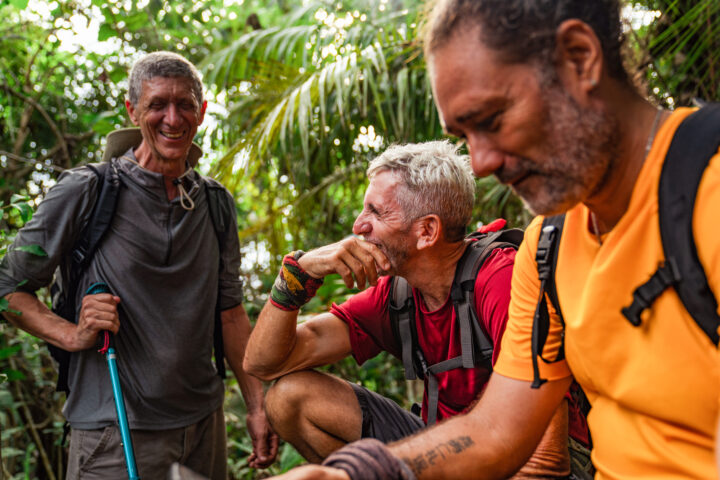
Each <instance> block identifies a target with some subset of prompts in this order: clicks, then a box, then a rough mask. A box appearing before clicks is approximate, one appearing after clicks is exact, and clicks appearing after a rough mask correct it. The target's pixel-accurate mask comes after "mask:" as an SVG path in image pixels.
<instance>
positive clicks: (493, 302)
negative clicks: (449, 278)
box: [475, 248, 516, 365]
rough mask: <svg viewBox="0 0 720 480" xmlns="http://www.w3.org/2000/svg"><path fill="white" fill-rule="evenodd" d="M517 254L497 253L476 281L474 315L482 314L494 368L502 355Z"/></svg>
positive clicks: (507, 251) (482, 324) (509, 252)
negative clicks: (491, 349)
mask: <svg viewBox="0 0 720 480" xmlns="http://www.w3.org/2000/svg"><path fill="white" fill-rule="evenodd" d="M515 253H516V250H515V249H514V248H503V249H499V248H498V249H495V251H493V252H492V253H491V254H490V256H489V257H488V258H487V260H486V261H485V263H484V264H483V266H482V268H481V269H480V271H479V272H478V276H477V279H476V281H475V311H476V312H478V313H479V317H480V318H479V320H480V324H481V327H482V328H483V330H484V331H485V333H486V334H487V335H488V338H489V339H490V341H491V342H492V344H493V356H492V362H493V365H494V364H495V362H496V361H497V359H498V355H499V354H500V348H501V340H502V337H503V333H505V326H506V325H507V316H508V305H509V303H510V284H511V280H512V271H513V263H514V261H515Z"/></svg>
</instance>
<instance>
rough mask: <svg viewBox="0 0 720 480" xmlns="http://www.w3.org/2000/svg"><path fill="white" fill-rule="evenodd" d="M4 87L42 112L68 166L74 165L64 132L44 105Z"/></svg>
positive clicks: (7, 86)
mask: <svg viewBox="0 0 720 480" xmlns="http://www.w3.org/2000/svg"><path fill="white" fill-rule="evenodd" d="M2 87H3V88H4V89H5V90H6V91H7V92H8V93H9V94H11V95H14V96H15V97H17V98H19V99H20V100H22V101H23V102H25V103H27V104H28V105H31V106H32V107H33V108H34V109H35V110H37V111H38V112H40V115H42V116H43V118H44V119H45V121H46V122H47V123H48V126H49V127H50V129H51V130H52V131H53V133H54V134H55V136H56V137H57V139H58V143H59V144H60V145H61V147H62V151H63V154H65V159H66V160H67V165H70V164H71V163H72V160H71V159H70V151H69V150H68V146H67V142H65V138H63V135H62V132H60V129H59V128H58V126H57V124H56V123H55V122H54V121H53V119H52V118H50V115H49V114H48V113H47V111H46V110H45V109H44V108H43V106H42V105H40V104H39V103H38V102H37V101H36V100H35V99H34V98H30V97H26V96H25V95H23V94H22V93H20V92H16V91H15V90H13V89H12V88H10V85H8V84H7V83H3V84H2Z"/></svg>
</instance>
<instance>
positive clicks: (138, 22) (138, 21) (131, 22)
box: [123, 11, 148, 31]
mask: <svg viewBox="0 0 720 480" xmlns="http://www.w3.org/2000/svg"><path fill="white" fill-rule="evenodd" d="M123 20H124V21H125V28H127V29H128V30H129V31H135V30H138V29H139V28H141V27H144V26H146V25H147V23H148V16H147V14H146V13H145V12H144V11H140V12H138V13H136V14H133V15H130V16H129V17H126V18H124V19H123Z"/></svg>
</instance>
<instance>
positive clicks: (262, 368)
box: [243, 351, 280, 382]
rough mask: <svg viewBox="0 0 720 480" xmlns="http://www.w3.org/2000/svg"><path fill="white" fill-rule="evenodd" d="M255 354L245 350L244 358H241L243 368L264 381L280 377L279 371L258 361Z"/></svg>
mask: <svg viewBox="0 0 720 480" xmlns="http://www.w3.org/2000/svg"><path fill="white" fill-rule="evenodd" d="M258 360H259V359H258V358H256V355H252V354H251V353H249V352H247V351H246V352H245V358H243V370H244V371H245V372H246V373H248V374H250V375H252V376H253V377H256V378H259V379H260V380H262V381H264V382H269V381H271V380H275V379H276V378H278V377H280V373H279V372H277V371H275V370H273V369H271V368H268V366H267V365H264V364H263V363H262V362H260V361H258Z"/></svg>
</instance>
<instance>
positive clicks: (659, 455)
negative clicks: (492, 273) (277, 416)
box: [285, 0, 720, 479]
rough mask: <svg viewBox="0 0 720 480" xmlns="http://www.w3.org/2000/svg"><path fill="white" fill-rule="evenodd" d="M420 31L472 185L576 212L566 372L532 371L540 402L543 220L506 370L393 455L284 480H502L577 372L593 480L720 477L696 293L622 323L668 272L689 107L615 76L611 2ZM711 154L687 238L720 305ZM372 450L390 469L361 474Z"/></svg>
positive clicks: (557, 365)
mask: <svg viewBox="0 0 720 480" xmlns="http://www.w3.org/2000/svg"><path fill="white" fill-rule="evenodd" d="M427 31H428V35H427V38H426V43H425V52H426V58H427V61H428V66H429V69H430V73H431V80H432V85H433V90H434V93H435V101H436V104H437V106H438V110H439V112H440V116H441V120H442V122H443V124H444V126H445V129H446V130H447V132H448V133H450V134H452V135H454V136H457V137H459V138H461V139H463V140H465V141H466V143H467V145H468V148H469V149H470V153H471V156H472V165H473V170H474V171H475V173H476V174H478V175H489V174H494V175H495V176H496V177H497V178H498V179H499V180H500V181H502V182H503V183H506V184H508V185H510V186H511V187H512V188H513V189H514V190H515V192H516V193H518V194H519V195H520V196H521V197H522V198H523V200H524V201H525V202H526V204H527V205H528V207H529V208H530V209H532V210H533V211H534V212H535V213H537V214H539V215H543V216H544V215H554V214H558V213H561V212H566V216H565V220H564V230H563V233H562V239H561V241H560V245H559V252H558V261H557V268H556V270H555V283H556V288H557V296H558V298H559V304H560V307H561V310H562V313H563V317H564V320H565V328H564V333H563V328H562V327H561V326H560V325H559V324H558V323H557V322H554V323H553V324H552V325H551V326H550V333H549V337H548V341H547V343H546V347H545V350H544V352H543V357H544V358H545V359H554V358H555V357H556V354H557V352H558V349H559V348H560V347H561V346H562V344H563V338H564V347H565V358H564V359H562V360H560V361H558V362H554V363H548V364H546V363H545V362H543V361H540V362H538V364H539V370H540V371H539V375H540V377H541V378H543V379H546V380H547V381H546V382H545V383H543V384H542V385H541V386H540V388H536V389H533V388H531V384H532V381H533V379H534V374H533V360H534V358H533V357H534V355H532V353H531V352H532V348H531V344H532V337H533V334H532V332H533V316H534V315H533V314H534V312H535V307H536V305H537V302H538V298H539V294H540V281H539V279H538V272H537V268H536V264H535V262H536V260H535V258H536V251H537V250H538V238H539V234H540V227H541V223H542V217H540V218H538V219H536V220H535V221H534V222H533V223H532V224H531V225H530V227H529V228H528V230H527V232H526V236H525V241H524V242H523V244H522V246H521V247H520V250H519V251H518V254H517V258H516V262H515V268H514V272H513V284H512V300H511V303H510V311H509V319H508V326H507V330H506V332H505V335H504V337H503V343H502V350H501V353H500V358H499V359H498V361H497V363H496V366H495V371H494V374H493V376H492V378H491V380H490V383H489V385H488V388H487V389H486V391H485V393H484V395H483V396H482V398H481V400H480V401H479V402H478V404H477V405H476V406H475V407H474V408H473V410H472V411H470V412H469V413H468V414H467V415H464V416H458V417H456V418H453V419H450V420H448V421H447V422H444V423H443V424H440V425H438V426H437V427H435V428H433V429H430V430H429V431H427V432H423V433H422V434H419V435H416V436H414V437H412V438H409V439H407V440H404V441H401V442H397V443H395V444H393V445H391V446H390V447H389V448H388V449H384V450H379V449H378V448H377V446H376V445H367V444H363V443H362V442H357V443H355V444H351V445H348V446H347V447H345V448H343V449H341V450H339V451H338V452H336V453H335V454H333V455H332V456H330V457H329V458H328V459H327V460H326V465H329V466H331V467H335V468H323V467H312V466H311V467H305V468H303V469H298V470H297V471H295V472H292V473H290V474H288V475H287V476H286V477H285V478H287V479H290V478H295V479H297V478H324V479H347V478H351V479H360V478H388V479H396V478H412V477H417V478H422V479H424V478H428V479H429V478H443V479H461V478H505V477H507V476H508V475H510V474H512V472H514V471H516V470H517V469H518V468H520V466H521V465H522V464H523V463H524V461H525V459H526V458H528V457H529V456H530V454H531V452H532V451H533V449H534V448H535V445H536V444H537V442H538V441H539V439H540V438H541V436H542V434H543V432H544V430H545V426H546V425H547V422H548V421H549V420H550V418H551V417H552V416H553V413H554V412H555V410H556V409H557V406H558V404H559V402H561V400H562V398H563V393H564V391H565V390H566V389H567V386H568V384H569V383H570V381H571V375H574V376H575V378H576V379H577V381H578V382H579V383H580V384H581V386H582V387H583V389H584V390H585V392H586V393H587V395H588V398H589V400H590V402H591V404H592V410H591V412H590V416H589V417H588V420H589V426H590V432H591V434H592V437H593V447H594V449H593V461H594V464H595V467H596V469H597V478H601V479H629V478H665V479H685V478H717V477H718V471H717V466H716V462H715V455H714V450H715V449H716V448H717V439H716V425H717V423H718V406H719V402H718V398H720V363H719V362H718V349H717V346H716V345H715V344H714V343H713V342H712V341H711V339H710V335H707V334H706V333H705V332H704V331H703V330H701V328H700V327H699V326H698V324H697V323H696V321H695V320H694V318H693V317H692V316H691V315H690V314H689V313H688V311H687V310H686V308H685V306H684V304H683V303H681V301H680V298H679V297H678V293H677V292H678V288H679V287H681V286H682V285H683V282H686V281H688V280H690V279H687V278H686V279H680V280H675V284H674V285H673V286H671V287H670V288H667V289H664V290H661V292H660V294H659V296H658V297H657V299H656V300H655V301H654V302H648V308H647V309H645V311H644V313H643V315H642V316H641V317H640V321H639V322H638V323H639V324H638V326H635V325H633V324H632V323H631V322H629V321H628V319H627V318H626V316H625V314H624V313H623V309H625V308H626V307H628V306H629V305H631V303H633V300H634V296H633V292H634V291H635V289H636V288H637V287H638V286H639V285H641V284H643V283H644V282H646V281H647V280H648V278H650V276H651V275H652V274H653V272H655V271H656V270H657V268H658V265H664V263H665V260H666V258H665V254H664V252H663V245H662V243H661V238H660V228H659V225H658V224H659V217H658V212H659V210H660V206H659V202H658V196H659V193H658V184H659V181H660V180H659V179H660V176H661V170H662V169H663V166H664V163H665V162H666V153H667V151H668V149H669V147H670V145H671V142H673V140H674V138H676V137H677V130H678V127H679V125H680V123H681V122H682V121H683V120H684V119H686V118H688V116H689V115H690V114H691V113H692V111H691V110H689V109H678V110H676V111H675V112H672V113H671V112H666V111H663V110H661V109H658V108H656V107H655V106H654V105H652V104H651V103H649V102H648V101H647V100H646V99H645V98H643V96H641V95H640V94H639V93H638V91H637V90H636V89H635V87H634V86H633V84H632V83H631V81H630V80H629V78H628V74H627V73H626V71H625V69H624V67H623V64H622V58H621V46H622V26H621V23H620V2H618V1H608V0H557V1H554V2H547V1H544V0H525V1H508V0H441V1H439V2H438V3H437V5H436V6H435V9H434V11H433V14H432V16H431V19H430V21H429V25H428V29H427ZM715 136H716V135H715ZM716 137H717V136H716ZM716 140H720V139H717V138H716ZM716 145H717V144H716ZM692 147H693V146H692V145H691V146H690V149H689V150H688V151H689V152H690V151H692ZM713 151H714V152H715V153H714V154H712V153H711V155H710V156H709V157H708V158H709V166H708V167H707V169H706V170H705V173H704V175H703V177H702V182H701V183H700V185H699V188H698V191H697V198H696V200H695V210H694V213H693V214H692V215H693V221H692V226H691V227H684V226H682V225H680V224H678V228H687V229H691V230H692V233H693V234H694V242H695V246H696V248H697V256H698V257H699V260H700V262H701V263H702V266H703V268H704V270H705V274H706V276H707V279H708V284H709V287H710V290H711V291H712V292H714V296H715V298H718V295H719V294H720V273H719V272H718V265H719V264H718V258H720V242H718V238H720V231H718V230H719V228H720V227H718V222H717V205H720V154H718V153H717V146H716V147H715V149H714V150H713ZM688 156H690V155H688ZM688 168H690V167H689V166H688ZM680 187H681V185H680V183H678V184H677V188H680ZM680 220H682V219H680ZM673 276H675V275H673ZM675 278H677V277H676V276H675ZM711 333H712V332H711ZM715 333H716V332H715ZM508 412H512V414H508ZM460 439H462V440H463V441H462V445H463V447H462V448H453V445H456V444H457V442H458V441H459V440H460ZM369 451H372V452H373V455H374V456H375V457H376V458H382V459H383V462H382V463H381V462H377V463H376V464H374V465H372V466H371V467H369V468H366V469H364V470H359V469H355V468H353V465H354V462H355V461H356V460H357V459H359V458H366V457H364V456H366V455H367V452H369ZM438 457H440V458H438ZM404 466H408V467H410V469H411V470H412V472H413V473H412V474H411V475H406V474H404V473H402V472H403V468H404ZM401 467H402V468H401ZM372 475H377V477H373V476H372Z"/></svg>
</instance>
